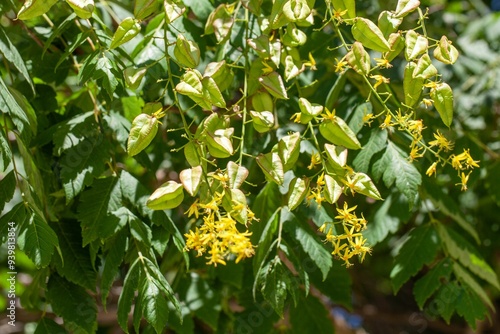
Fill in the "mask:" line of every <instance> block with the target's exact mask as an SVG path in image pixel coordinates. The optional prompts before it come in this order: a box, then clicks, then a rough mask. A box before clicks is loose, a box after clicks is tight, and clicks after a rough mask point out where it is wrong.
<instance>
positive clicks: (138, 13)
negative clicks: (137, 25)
mask: <svg viewBox="0 0 500 334" xmlns="http://www.w3.org/2000/svg"><path fill="white" fill-rule="evenodd" d="M157 9H158V0H135V5H134V16H135V18H136V19H138V20H144V19H145V18H147V17H148V16H150V15H151V14H153V13H154V12H155V11H156V10H157Z"/></svg>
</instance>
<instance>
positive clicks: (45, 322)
mask: <svg viewBox="0 0 500 334" xmlns="http://www.w3.org/2000/svg"><path fill="white" fill-rule="evenodd" d="M65 333H68V332H67V331H66V329H64V327H62V326H61V325H59V324H58V323H57V322H55V321H54V320H52V319H50V318H46V317H43V318H42V320H40V321H39V322H38V325H37V326H36V330H35V333H34V334H65Z"/></svg>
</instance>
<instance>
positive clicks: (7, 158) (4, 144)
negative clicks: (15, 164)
mask: <svg viewBox="0 0 500 334" xmlns="http://www.w3.org/2000/svg"><path fill="white" fill-rule="evenodd" d="M0 157H1V160H0V170H7V167H8V166H9V164H10V162H11V161H12V151H11V150H10V146H9V142H8V141H7V138H5V136H4V134H3V131H0Z"/></svg>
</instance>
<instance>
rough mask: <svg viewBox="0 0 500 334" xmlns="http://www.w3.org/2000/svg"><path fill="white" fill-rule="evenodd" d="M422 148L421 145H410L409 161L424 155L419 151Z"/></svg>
mask: <svg viewBox="0 0 500 334" xmlns="http://www.w3.org/2000/svg"><path fill="white" fill-rule="evenodd" d="M421 150H422V147H418V146H417V145H416V144H415V145H413V144H412V147H411V151H410V155H409V157H408V158H409V160H410V162H413V161H414V160H417V159H418V158H421V157H423V156H424V155H423V154H422V153H421V152H420V151H421Z"/></svg>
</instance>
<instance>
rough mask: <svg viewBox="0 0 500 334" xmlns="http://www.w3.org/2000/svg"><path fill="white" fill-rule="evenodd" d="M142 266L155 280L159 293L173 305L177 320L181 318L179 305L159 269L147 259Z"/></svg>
mask: <svg viewBox="0 0 500 334" xmlns="http://www.w3.org/2000/svg"><path fill="white" fill-rule="evenodd" d="M143 260H144V264H145V268H146V270H147V273H148V274H149V275H150V276H151V277H152V278H153V279H155V280H156V282H157V283H158V288H159V289H160V291H161V292H163V293H164V294H165V295H166V296H167V298H168V300H169V301H170V302H171V303H172V304H173V305H174V307H175V312H176V314H177V316H178V317H179V318H181V306H180V304H179V301H178V300H177V298H176V297H175V293H174V290H172V287H170V284H169V283H168V281H167V279H166V278H165V276H163V274H162V273H161V271H160V269H159V268H158V266H157V265H156V264H154V263H153V262H151V260H149V259H148V258H144V259H143Z"/></svg>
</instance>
